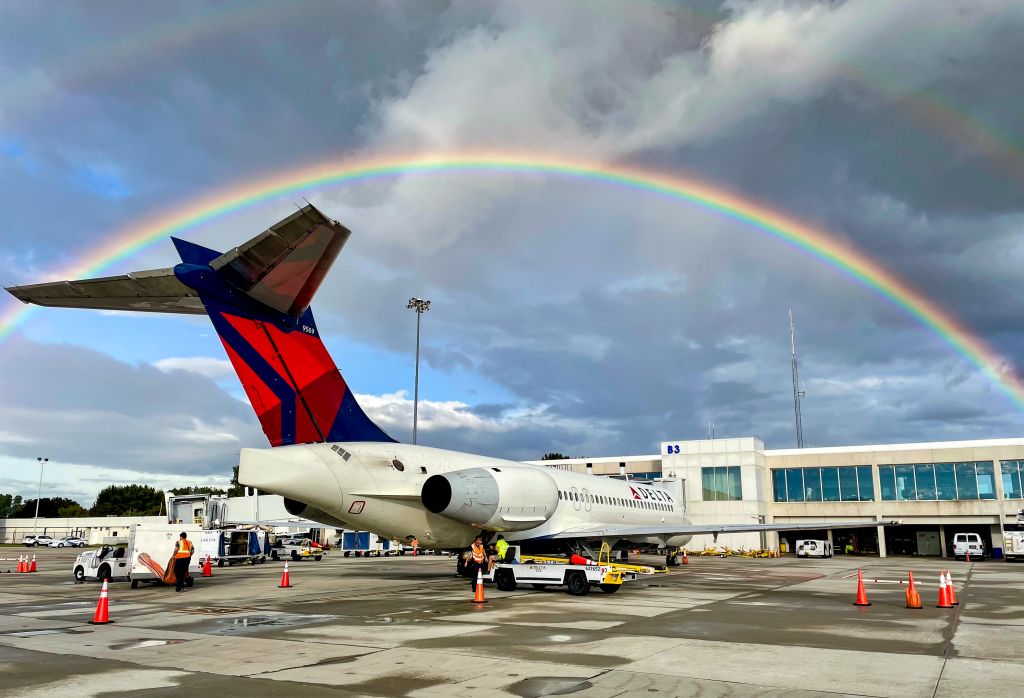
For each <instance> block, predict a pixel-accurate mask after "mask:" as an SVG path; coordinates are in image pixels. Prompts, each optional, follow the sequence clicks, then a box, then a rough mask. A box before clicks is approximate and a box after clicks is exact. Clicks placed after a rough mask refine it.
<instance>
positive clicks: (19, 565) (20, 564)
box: [14, 555, 25, 574]
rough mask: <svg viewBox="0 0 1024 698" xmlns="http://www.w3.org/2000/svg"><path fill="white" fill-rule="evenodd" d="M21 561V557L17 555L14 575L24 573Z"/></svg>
mask: <svg viewBox="0 0 1024 698" xmlns="http://www.w3.org/2000/svg"><path fill="white" fill-rule="evenodd" d="M22 561H23V558H22V556H21V555H19V556H18V565H17V567H15V568H14V571H15V572H16V573H18V574H21V573H22V572H24V571H25V570H24V569H22V564H23V562H22Z"/></svg>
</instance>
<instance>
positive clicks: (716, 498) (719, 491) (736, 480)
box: [700, 465, 743, 502]
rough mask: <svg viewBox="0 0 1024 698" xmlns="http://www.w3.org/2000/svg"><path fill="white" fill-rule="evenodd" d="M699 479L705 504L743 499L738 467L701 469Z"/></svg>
mask: <svg viewBox="0 0 1024 698" xmlns="http://www.w3.org/2000/svg"><path fill="white" fill-rule="evenodd" d="M700 477H701V481H702V485H703V488H704V501H705V502H729V501H739V500H740V499H743V492H742V488H741V486H740V467H739V466H738V465H729V466H724V467H719V468H701V469H700Z"/></svg>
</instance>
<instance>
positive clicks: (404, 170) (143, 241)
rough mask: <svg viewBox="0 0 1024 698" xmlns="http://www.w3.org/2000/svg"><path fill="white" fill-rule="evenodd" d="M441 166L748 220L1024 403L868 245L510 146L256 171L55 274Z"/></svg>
mask: <svg viewBox="0 0 1024 698" xmlns="http://www.w3.org/2000/svg"><path fill="white" fill-rule="evenodd" d="M434 173H480V174H482V173H501V174H543V175H548V176H558V177H567V178H573V179H580V180H586V181H591V182H597V183H603V184H607V185H614V186H619V187H625V188H627V189H632V190H634V191H639V192H644V193H647V194H652V195H657V196H661V197H664V198H667V199H670V200H674V201H677V202H681V203H685V204H690V205H693V206H697V207H700V208H702V209H705V210H708V211H712V212H714V213H717V214H720V215H722V216H724V217H726V218H729V219H732V220H735V221H738V222H740V223H743V224H745V225H746V226H748V227H749V228H750V229H752V230H755V231H757V232H760V233H762V234H765V235H768V236H771V237H773V238H775V239H777V240H779V241H781V242H783V243H786V244H787V245H789V246H791V247H793V248H795V249H797V250H800V251H802V252H805V253H807V254H809V255H811V256H812V257H815V258H817V259H818V260H820V261H821V262H823V263H825V264H827V265H829V266H831V267H833V268H834V269H836V270H838V271H839V272H841V273H843V274H844V275H846V276H847V277H849V278H851V279H853V280H855V281H857V282H858V283H860V284H862V285H864V286H865V287H867V288H869V289H871V290H872V291H874V292H875V293H876V294H878V295H879V296H881V297H882V298H884V299H886V300H888V301H889V302H891V303H892V304H894V305H895V306H898V307H899V308H901V309H903V310H904V311H906V312H907V313H908V314H909V315H911V316H912V317H914V318H917V319H918V320H919V321H920V322H921V323H922V324H923V325H925V326H926V327H928V328H929V329H931V330H932V331H933V332H934V333H935V334H937V335H938V336H939V337H940V338H942V339H943V340H944V341H945V342H946V343H947V344H948V345H949V346H951V347H952V348H953V349H954V350H955V351H956V352H958V353H959V354H961V355H962V356H963V357H964V358H965V359H966V360H967V361H969V362H970V363H971V364H973V365H974V366H976V367H977V368H978V369H979V370H980V371H981V372H982V373H983V374H984V375H985V376H986V377H987V378H988V379H989V380H991V381H992V382H993V383H994V384H995V385H996V386H998V387H999V388H1000V389H1001V390H1002V391H1003V392H1005V393H1006V394H1007V395H1008V396H1009V397H1010V398H1011V400H1013V402H1014V403H1015V404H1016V405H1017V406H1018V407H1020V408H1021V409H1022V410H1024V384H1022V383H1021V381H1020V379H1018V378H1017V376H1016V374H1015V372H1014V371H1013V369H1012V366H1010V364H1009V363H1008V362H1007V361H1006V360H1005V359H1003V358H1002V357H1000V356H999V355H998V354H997V353H996V352H995V351H993V350H992V349H991V348H990V347H989V346H987V345H986V344H985V343H984V342H983V341H982V340H981V339H980V338H978V337H976V336H975V335H974V334H973V333H972V332H971V331H970V330H969V329H968V328H967V327H965V326H964V325H963V324H961V323H960V322H959V321H958V320H957V319H956V318H954V317H953V316H952V315H951V314H950V313H949V312H947V311H946V310H945V309H943V308H941V307H940V306H939V305H937V304H936V303H935V302H934V301H932V300H930V299H928V298H927V297H925V296H924V295H922V294H921V293H920V292H919V291H917V290H915V289H914V288H912V287H911V286H910V285H908V284H907V283H906V282H905V281H903V280H901V279H899V278H898V277H896V276H895V275H894V274H893V273H892V272H890V271H888V270H887V269H886V268H885V267H883V266H882V265H881V264H879V263H878V262H876V261H875V260H873V259H871V258H870V257H868V256H867V255H865V254H864V253H863V252H860V251H858V250H856V249H855V248H853V247H851V246H849V245H847V244H846V243H844V242H842V241H841V240H839V239H838V238H836V237H835V236H833V235H830V234H828V233H827V232H825V231H823V230H821V229H817V228H815V227H814V226H812V225H810V224H808V223H805V222H801V221H799V220H797V219H795V218H792V217H790V216H788V215H785V214H783V213H780V212H778V211H775V210H772V209H770V208H768V207H767V206H765V205H763V204H761V203H758V202H757V201H755V200H753V199H750V198H747V197H742V196H740V195H738V194H736V193H734V192H730V191H727V190H725V189H722V188H720V187H716V186H712V185H710V184H707V183H705V182H700V181H697V180H695V179H692V178H686V177H682V176H680V175H678V174H671V173H665V172H658V171H653V170H649V169H640V168H635V167H630V166H627V165H618V164H607V163H601V162H589V161H584V160H579V159H573V160H568V159H563V158H557V157H552V156H548V155H534V154H529V155H528V154H523V153H506V152H483V153H451V154H433V155H432V154H427V155H405V156H381V157H373V158H366V159H354V160H343V161H334V162H325V163H320V164H316V165H313V166H307V167H303V168H299V169H296V170H293V171H289V172H285V173H278V174H275V175H273V176H271V177H267V178H265V179H257V180H250V181H247V182H245V183H244V184H242V185H239V186H235V187H232V188H229V189H225V190H222V191H219V192H216V193H214V194H212V195H209V196H206V197H203V198H200V199H197V200H194V201H192V202H191V203H188V204H186V205H185V206H183V207H179V208H176V209H175V210H173V211H170V212H167V213H164V214H162V215H158V216H154V217H153V218H150V219H149V220H147V221H145V222H143V223H141V224H138V225H135V226H132V227H131V228H128V229H126V230H124V231H123V232H121V233H119V234H116V235H114V236H112V237H111V238H110V239H108V240H107V241H106V243H104V244H103V245H102V246H100V247H99V248H98V249H95V250H93V251H92V253H91V255H90V256H89V257H88V258H86V259H85V260H83V261H81V262H80V263H79V264H77V265H76V266H75V267H74V268H70V269H66V270H63V271H61V272H59V273H57V274H56V275H55V276H56V277H57V278H77V277H84V276H94V275H96V274H98V273H99V272H101V271H103V270H104V269H106V268H108V267H110V266H112V265H114V264H116V263H118V262H120V261H122V260H124V259H126V258H128V257H131V256H132V255H134V254H135V253H137V252H138V251H139V250H141V249H143V248H145V247H146V246H148V245H150V244H152V243H153V242H156V241H158V240H163V239H165V238H166V237H167V236H169V235H177V234H180V233H181V232H182V231H185V230H187V229H189V228H191V227H194V226H197V225H200V224H203V223H209V222H210V221H212V220H214V219H217V218H220V217H223V216H226V215H228V214H231V213H233V212H235V211H238V210H240V209H244V208H246V207H249V206H253V205H255V204H258V203H261V202H266V201H269V200H272V199H275V198H277V197H281V196H284V195H290V194H295V193H298V192H309V191H310V190H314V189H322V188H324V187H330V186H337V185H341V184H351V183H356V182H365V181H369V180H374V179H380V178H390V177H396V176H415V175H428V174H434ZM33 310H34V309H33V308H32V307H31V306H23V305H17V306H15V307H14V308H12V309H11V310H9V311H8V312H6V313H5V314H4V315H3V316H0V341H3V340H4V339H6V338H7V337H8V336H9V335H10V333H11V332H12V331H13V330H14V329H15V328H16V327H17V326H19V325H20V324H22V323H23V322H24V321H25V320H26V319H27V318H28V317H30V315H31V314H32V312H33Z"/></svg>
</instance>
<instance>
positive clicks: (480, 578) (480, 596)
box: [473, 568, 487, 603]
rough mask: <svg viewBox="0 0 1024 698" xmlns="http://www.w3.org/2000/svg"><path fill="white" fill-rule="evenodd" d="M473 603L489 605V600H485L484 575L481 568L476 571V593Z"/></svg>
mask: <svg viewBox="0 0 1024 698" xmlns="http://www.w3.org/2000/svg"><path fill="white" fill-rule="evenodd" d="M473 603H487V599H485V598H484V573H483V572H482V571H481V570H480V568H477V570H476V592H475V593H474V594H473Z"/></svg>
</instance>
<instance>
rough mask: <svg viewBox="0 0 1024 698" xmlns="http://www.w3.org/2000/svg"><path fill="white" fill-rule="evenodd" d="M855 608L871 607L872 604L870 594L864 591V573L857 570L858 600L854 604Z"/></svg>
mask: <svg viewBox="0 0 1024 698" xmlns="http://www.w3.org/2000/svg"><path fill="white" fill-rule="evenodd" d="M853 605H854V606H870V605H871V602H870V601H868V594H867V592H866V591H864V573H863V572H862V571H861V570H857V600H856V601H854V602H853Z"/></svg>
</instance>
